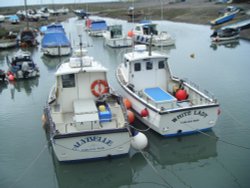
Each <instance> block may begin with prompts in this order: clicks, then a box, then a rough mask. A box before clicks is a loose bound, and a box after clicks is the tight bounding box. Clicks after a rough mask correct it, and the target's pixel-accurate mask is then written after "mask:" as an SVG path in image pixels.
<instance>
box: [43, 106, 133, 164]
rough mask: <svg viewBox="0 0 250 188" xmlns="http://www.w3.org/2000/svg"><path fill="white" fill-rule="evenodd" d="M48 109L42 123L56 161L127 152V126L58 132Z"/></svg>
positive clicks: (95, 157) (98, 157)
mask: <svg viewBox="0 0 250 188" xmlns="http://www.w3.org/2000/svg"><path fill="white" fill-rule="evenodd" d="M48 109H49V107H47V108H45V109H44V116H45V118H44V119H45V123H44V125H45V129H46V132H47V133H48V137H49V139H50V141H51V145H52V148H53V151H54V153H55V155H56V157H57V159H58V161H62V162H70V161H81V160H97V159H101V158H109V157H115V156H120V155H126V154H128V153H129V150H130V147H131V142H130V141H131V135H130V132H129V129H128V128H127V127H124V128H116V129H105V130H91V131H89V130H86V131H85V130H82V131H77V132H70V133H65V134H58V133H57V131H55V127H57V125H55V124H54V121H53V119H52V118H51V114H50V111H49V110H48ZM73 126H74V125H73Z"/></svg>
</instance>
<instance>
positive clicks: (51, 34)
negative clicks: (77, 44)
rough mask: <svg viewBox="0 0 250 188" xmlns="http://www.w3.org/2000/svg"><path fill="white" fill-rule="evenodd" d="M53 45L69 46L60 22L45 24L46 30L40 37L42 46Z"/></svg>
mask: <svg viewBox="0 0 250 188" xmlns="http://www.w3.org/2000/svg"><path fill="white" fill-rule="evenodd" d="M55 46H70V42H69V39H68V38H67V36H66V34H65V32H64V29H63V27H62V25H60V24H53V25H49V26H47V30H46V31H45V35H44V37H43V39H42V47H43V48H46V47H55Z"/></svg>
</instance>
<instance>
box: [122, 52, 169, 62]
mask: <svg viewBox="0 0 250 188" xmlns="http://www.w3.org/2000/svg"><path fill="white" fill-rule="evenodd" d="M124 57H125V58H126V59H128V60H129V61H138V60H142V59H157V58H160V59H165V58H168V57H169V56H168V55H166V54H161V53H159V52H152V53H151V56H150V55H149V53H148V51H141V52H136V51H134V52H130V53H127V54H125V55H124Z"/></svg>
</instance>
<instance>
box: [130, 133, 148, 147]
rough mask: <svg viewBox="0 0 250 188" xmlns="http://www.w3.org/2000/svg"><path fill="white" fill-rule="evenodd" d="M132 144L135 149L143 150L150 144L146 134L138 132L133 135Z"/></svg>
mask: <svg viewBox="0 0 250 188" xmlns="http://www.w3.org/2000/svg"><path fill="white" fill-rule="evenodd" d="M131 145H132V147H133V148H134V149H137V150H142V149H144V148H145V147H146V146H147V145H148V138H147V137H146V136H145V134H143V133H141V132H138V133H137V134H136V135H135V136H133V138H132V140H131Z"/></svg>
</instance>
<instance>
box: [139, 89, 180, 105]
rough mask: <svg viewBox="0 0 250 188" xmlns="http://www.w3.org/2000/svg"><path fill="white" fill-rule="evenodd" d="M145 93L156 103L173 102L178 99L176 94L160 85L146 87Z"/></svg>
mask: <svg viewBox="0 0 250 188" xmlns="http://www.w3.org/2000/svg"><path fill="white" fill-rule="evenodd" d="M144 93H145V94H146V95H147V96H148V97H149V98H150V99H151V100H153V101H154V102H156V103H163V102H172V101H176V100H177V99H176V98H175V97H174V96H172V95H171V94H169V93H167V92H166V91H164V90H163V89H161V88H160V87H154V88H146V89H144Z"/></svg>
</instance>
